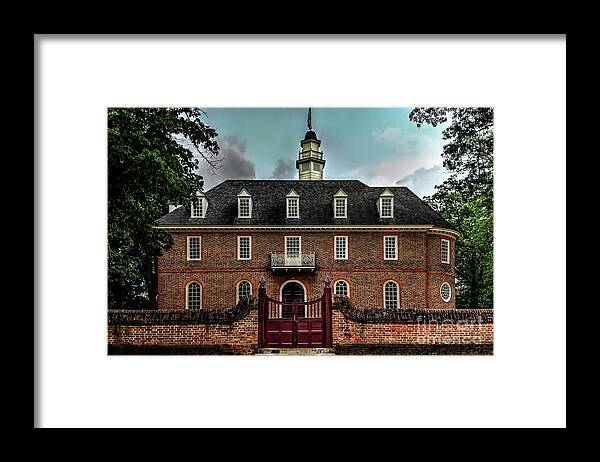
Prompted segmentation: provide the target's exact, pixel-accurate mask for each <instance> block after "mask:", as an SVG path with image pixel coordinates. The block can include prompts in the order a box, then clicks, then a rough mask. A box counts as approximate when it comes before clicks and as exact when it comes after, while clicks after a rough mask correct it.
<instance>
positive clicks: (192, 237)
mask: <svg viewBox="0 0 600 462" xmlns="http://www.w3.org/2000/svg"><path fill="white" fill-rule="evenodd" d="M190 239H198V255H200V256H199V257H198V258H190ZM186 243H187V249H186V250H187V252H186V254H187V259H188V261H198V260H202V236H188V237H187V240H186Z"/></svg>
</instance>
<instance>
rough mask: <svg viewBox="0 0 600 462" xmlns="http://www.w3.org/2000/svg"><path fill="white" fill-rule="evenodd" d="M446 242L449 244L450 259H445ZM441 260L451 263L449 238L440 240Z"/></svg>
mask: <svg viewBox="0 0 600 462" xmlns="http://www.w3.org/2000/svg"><path fill="white" fill-rule="evenodd" d="M444 242H446V244H447V245H448V259H447V260H444ZM440 260H441V261H442V263H450V240H449V239H442V240H441V241H440Z"/></svg>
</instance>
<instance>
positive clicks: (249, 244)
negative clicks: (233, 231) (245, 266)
mask: <svg viewBox="0 0 600 462" xmlns="http://www.w3.org/2000/svg"><path fill="white" fill-rule="evenodd" d="M242 237H247V238H248V246H249V247H250V252H249V254H250V256H249V257H248V258H242V257H241V256H240V248H241V246H240V241H241V238H242ZM237 259H238V260H252V236H238V237H237Z"/></svg>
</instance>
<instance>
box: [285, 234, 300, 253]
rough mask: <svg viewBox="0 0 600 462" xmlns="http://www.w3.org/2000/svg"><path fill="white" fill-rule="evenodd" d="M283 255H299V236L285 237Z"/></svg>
mask: <svg viewBox="0 0 600 462" xmlns="http://www.w3.org/2000/svg"><path fill="white" fill-rule="evenodd" d="M285 255H286V256H287V257H299V256H300V236H286V237H285Z"/></svg>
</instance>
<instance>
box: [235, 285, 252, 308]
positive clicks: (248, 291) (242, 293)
mask: <svg viewBox="0 0 600 462" xmlns="http://www.w3.org/2000/svg"><path fill="white" fill-rule="evenodd" d="M250 295H252V284H250V282H249V281H240V282H238V285H237V299H236V303H239V301H240V300H241V299H242V298H243V297H248V296H250Z"/></svg>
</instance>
